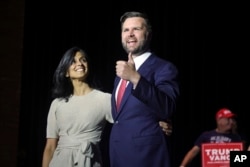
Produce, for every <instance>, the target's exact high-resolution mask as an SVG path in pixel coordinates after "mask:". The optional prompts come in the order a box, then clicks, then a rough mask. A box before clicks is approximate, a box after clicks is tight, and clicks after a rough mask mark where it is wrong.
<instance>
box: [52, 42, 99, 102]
mask: <svg viewBox="0 0 250 167" xmlns="http://www.w3.org/2000/svg"><path fill="white" fill-rule="evenodd" d="M77 52H80V53H81V54H82V55H84V56H85V58H86V61H87V63H88V69H89V70H88V74H87V77H86V80H85V82H86V83H87V84H88V85H89V86H90V87H91V88H96V89H98V83H97V80H96V78H95V76H94V73H93V70H92V65H91V62H90V58H89V56H88V55H87V53H86V52H85V51H84V50H82V49H81V48H79V47H76V46H75V47H72V48H70V49H68V50H67V51H66V52H65V53H64V55H63V57H62V58H61V60H60V62H59V64H58V66H57V68H56V71H55V73H54V76H53V84H54V86H53V88H52V98H63V99H65V100H66V101H68V99H69V97H70V96H71V95H72V94H73V85H72V82H71V80H70V78H69V77H66V73H67V71H68V69H69V67H70V66H71V64H72V63H73V62H74V57H75V55H76V53H77Z"/></svg>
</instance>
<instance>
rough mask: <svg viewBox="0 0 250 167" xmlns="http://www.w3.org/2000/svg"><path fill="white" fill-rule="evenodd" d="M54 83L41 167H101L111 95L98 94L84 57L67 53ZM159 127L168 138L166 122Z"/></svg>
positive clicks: (78, 51) (73, 51)
mask: <svg viewBox="0 0 250 167" xmlns="http://www.w3.org/2000/svg"><path fill="white" fill-rule="evenodd" d="M53 83H54V87H53V89H52V97H53V101H52V103H51V106H50V109H49V113H48V118H47V133H46V138H47V141H46V145H45V148H44V153H43V160H42V167H64V166H67V167H101V166H102V165H103V163H102V158H101V150H100V146H99V144H100V141H101V136H102V132H103V130H104V127H105V125H106V123H107V122H110V123H113V118H112V115H111V94H110V93H106V92H102V91H100V90H99V88H98V84H96V83H97V82H96V80H95V77H94V75H93V71H92V65H91V63H90V59H89V57H88V55H87V53H86V52H85V51H84V50H82V49H81V48H79V47H72V48H70V49H68V50H67V51H66V52H65V53H64V55H63V57H62V58H61V60H60V63H59V65H58V67H57V68H56V70H55V73H54V77H53ZM159 124H160V126H162V130H163V131H164V133H165V134H166V135H167V136H169V135H171V133H172V127H171V126H170V125H168V124H167V122H159ZM163 124H164V126H163Z"/></svg>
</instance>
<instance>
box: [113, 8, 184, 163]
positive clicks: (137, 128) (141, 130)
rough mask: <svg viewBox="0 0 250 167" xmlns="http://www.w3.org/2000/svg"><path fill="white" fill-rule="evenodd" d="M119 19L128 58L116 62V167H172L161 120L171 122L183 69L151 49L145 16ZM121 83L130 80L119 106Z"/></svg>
mask: <svg viewBox="0 0 250 167" xmlns="http://www.w3.org/2000/svg"><path fill="white" fill-rule="evenodd" d="M120 21H121V38H122V40H121V41H122V46H123V48H124V50H125V51H126V52H127V54H128V60H127V61H122V60H120V61H117V63H116V75H117V76H116V78H115V81H114V90H113V92H112V115H113V118H114V124H113V126H112V130H111V135H110V150H109V151H110V164H111V167H170V156H169V150H168V144H167V140H166V136H165V134H164V133H162V128H161V127H160V126H159V121H162V120H168V119H170V118H171V116H172V113H173V112H174V111H175V109H176V103H177V99H178V96H179V84H178V70H177V68H176V66H175V65H174V64H173V63H171V62H170V61H167V60H164V59H161V58H160V57H158V56H157V55H155V54H154V53H153V52H152V51H151V50H150V47H149V45H150V41H151V35H152V32H151V25H150V22H149V20H148V18H147V16H146V15H145V14H143V13H140V12H134V11H132V12H126V13H124V15H122V17H121V19H120ZM122 80H125V81H126V83H125V86H126V88H125V92H124V94H123V97H122V98H121V102H120V104H119V106H117V96H119V95H118V94H119V93H118V92H119V91H118V90H119V88H120V85H121V81H122Z"/></svg>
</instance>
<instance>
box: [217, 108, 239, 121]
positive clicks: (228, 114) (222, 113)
mask: <svg viewBox="0 0 250 167" xmlns="http://www.w3.org/2000/svg"><path fill="white" fill-rule="evenodd" d="M235 116H236V115H235V114H234V113H233V112H232V111H231V110H229V109H228V108H222V109H220V110H219V111H218V112H217V113H216V116H215V118H216V119H219V118H233V117H235Z"/></svg>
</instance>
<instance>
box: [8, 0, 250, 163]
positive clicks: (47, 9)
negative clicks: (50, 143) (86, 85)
mask: <svg viewBox="0 0 250 167" xmlns="http://www.w3.org/2000/svg"><path fill="white" fill-rule="evenodd" d="M236 9H237V7H236V6H234V5H232V6H230V8H226V7H225V6H224V7H223V8H222V7H214V5H212V4H205V2H204V3H203V4H198V5H194V4H192V3H186V4H181V5H180V4H175V3H174V2H170V1H162V0H161V1H160V0H159V1H158V0H154V1H152V2H144V1H130V0H129V1H120V2H116V1H115V2H112V1H101V2H94V3H93V2H88V3H87V2H86V1H85V2H81V3H80V2H75V1H69V2H63V1H61V2H60V3H55V2H53V1H48V2H46V1H41V2H38V1H33V0H26V6H25V24H24V47H23V50H24V52H23V71H22V90H21V110H20V138H19V148H18V151H19V156H18V160H19V161H18V166H19V167H28V166H30V167H34V166H37V167H38V166H41V161H42V153H43V149H44V145H45V141H46V119H47V113H48V110H49V106H50V103H51V97H50V89H51V86H52V75H53V73H54V70H55V68H56V66H57V64H58V63H59V60H60V58H61V56H62V54H63V53H64V52H65V51H66V50H67V49H68V48H70V47H72V46H80V47H81V48H83V49H84V50H86V51H87V53H88V54H89V55H90V56H91V58H92V60H93V62H94V64H95V73H96V74H97V76H98V77H99V79H100V82H101V83H102V85H103V90H104V91H107V92H111V91H112V87H113V79H114V77H115V61H116V60H118V59H126V54H125V52H124V51H123V49H122V47H121V42H120V41H121V40H120V22H119V17H120V16H121V14H123V13H124V12H125V11H130V10H139V11H142V12H146V13H147V14H148V15H149V17H150V19H151V22H152V25H153V41H152V50H153V51H154V52H155V53H157V54H158V55H159V56H160V57H162V58H165V59H168V60H170V61H172V62H173V63H174V64H176V66H177V67H178V69H179V72H180V88H181V97H180V99H179V102H178V107H177V111H176V113H175V114H174V116H173V120H172V121H173V126H174V132H173V134H172V136H171V137H170V138H171V143H170V148H171V150H170V151H171V155H172V163H173V166H178V165H179V164H180V162H181V160H182V158H183V157H184V155H185V153H186V152H187V151H188V150H189V149H190V148H191V147H192V145H193V143H194V140H195V139H196V138H197V137H198V135H199V134H200V133H201V132H202V131H204V130H210V129H213V128H215V120H214V115H215V113H216V111H217V110H218V109H219V108H221V107H229V108H230V109H232V111H234V112H235V113H237V115H238V119H239V128H240V129H241V131H242V132H244V133H248V134H250V133H249V132H250V129H249V128H248V126H247V116H246V115H247V112H248V111H247V110H246V108H247V107H248V106H247V104H248V103H247V99H248V97H247V95H248V92H249V88H248V84H247V78H246V77H247V72H246V70H247V69H246V67H247V66H245V65H244V64H246V63H245V62H246V59H245V57H247V55H246V54H245V53H243V47H244V45H243V39H242V35H244V33H243V29H242V27H244V24H245V23H244V22H242V20H243V18H244V17H245V15H244V14H245V12H246V11H244V10H243V9H242V10H240V9H237V10H236ZM13 61H14V60H13ZM110 126H111V125H108V126H107V128H106V131H105V133H104V137H103V142H102V149H103V151H104V162H105V164H106V166H108V155H107V154H108V132H109V129H110ZM199 159H200V157H198V158H197V159H196V160H195V161H194V162H193V165H197V164H198V166H199V165H200V162H199Z"/></svg>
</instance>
